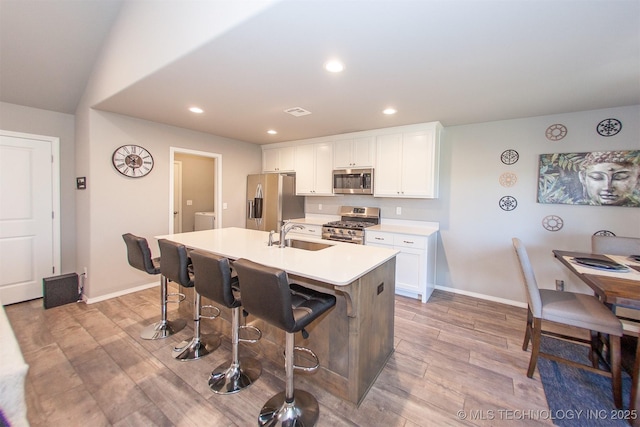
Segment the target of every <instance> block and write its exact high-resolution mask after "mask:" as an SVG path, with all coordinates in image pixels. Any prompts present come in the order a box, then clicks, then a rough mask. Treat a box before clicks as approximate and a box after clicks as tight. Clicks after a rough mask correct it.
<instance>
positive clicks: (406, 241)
mask: <svg viewBox="0 0 640 427" xmlns="http://www.w3.org/2000/svg"><path fill="white" fill-rule="evenodd" d="M403 242H404V243H410V244H412V245H413V242H412V241H410V240H403Z"/></svg>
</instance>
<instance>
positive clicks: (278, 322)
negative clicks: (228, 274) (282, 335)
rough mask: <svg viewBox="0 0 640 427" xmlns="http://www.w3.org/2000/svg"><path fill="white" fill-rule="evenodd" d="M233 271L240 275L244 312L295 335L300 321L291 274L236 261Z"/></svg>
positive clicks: (243, 260)
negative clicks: (292, 298)
mask: <svg viewBox="0 0 640 427" xmlns="http://www.w3.org/2000/svg"><path fill="white" fill-rule="evenodd" d="M233 267H234V268H235V270H236V271H237V272H238V280H239V283H240V293H241V295H242V306H243V307H244V309H245V310H246V311H247V312H249V313H250V314H252V315H253V316H256V317H258V318H260V319H262V320H264V321H266V322H268V323H271V324H272V325H274V326H276V327H278V328H280V329H283V330H285V331H287V332H293V331H294V328H295V326H296V321H295V319H294V317H293V308H292V303H291V290H290V289H289V279H288V277H287V273H286V272H285V271H284V270H279V269H277V268H272V267H267V266H265V265H262V264H258V263H255V262H253V261H249V260H247V259H239V260H237V261H235V262H234V263H233Z"/></svg>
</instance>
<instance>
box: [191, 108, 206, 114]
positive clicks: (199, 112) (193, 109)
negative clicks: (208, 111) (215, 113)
mask: <svg viewBox="0 0 640 427" xmlns="http://www.w3.org/2000/svg"><path fill="white" fill-rule="evenodd" d="M189 111H191V112H192V113H196V114H202V113H204V110H203V109H202V108H198V107H191V108H189Z"/></svg>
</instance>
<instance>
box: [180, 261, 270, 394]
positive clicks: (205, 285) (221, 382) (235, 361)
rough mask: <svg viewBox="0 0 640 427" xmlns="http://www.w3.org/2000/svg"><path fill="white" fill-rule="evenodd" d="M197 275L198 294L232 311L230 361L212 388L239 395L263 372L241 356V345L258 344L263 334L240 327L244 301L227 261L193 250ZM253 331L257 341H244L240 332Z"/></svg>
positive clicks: (215, 373)
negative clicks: (245, 343) (242, 343)
mask: <svg viewBox="0 0 640 427" xmlns="http://www.w3.org/2000/svg"><path fill="white" fill-rule="evenodd" d="M190 256H191V260H192V262H193V269H194V273H195V276H196V279H195V285H196V291H197V292H198V293H199V294H200V295H202V296H203V297H205V298H209V299H210V300H212V301H215V302H217V303H218V304H221V305H223V306H225V307H227V308H230V309H231V353H232V355H231V361H229V362H224V363H222V364H221V365H220V366H218V367H217V368H216V369H214V370H213V372H212V373H211V376H210V377H209V387H210V388H211V390H212V391H213V392H215V393H218V394H230V393H236V392H238V391H240V390H242V389H244V388H246V387H248V386H250V385H251V384H253V383H254V382H255V381H256V380H257V379H258V377H260V374H261V373H262V365H261V364H260V362H259V361H258V360H256V359H254V358H251V357H243V358H240V357H239V350H240V347H239V343H240V342H256V341H257V340H258V339H260V337H261V335H262V333H261V332H260V330H259V329H258V328H255V327H253V326H240V312H241V311H242V308H241V307H242V301H241V299H240V295H239V294H240V292H239V288H238V277H237V276H232V275H231V268H230V265H229V260H228V259H227V258H224V257H221V256H218V255H214V254H212V253H209V252H204V251H198V250H194V251H192V252H191V254H190ZM244 329H249V330H252V331H253V332H254V333H255V335H256V339H241V338H240V330H244Z"/></svg>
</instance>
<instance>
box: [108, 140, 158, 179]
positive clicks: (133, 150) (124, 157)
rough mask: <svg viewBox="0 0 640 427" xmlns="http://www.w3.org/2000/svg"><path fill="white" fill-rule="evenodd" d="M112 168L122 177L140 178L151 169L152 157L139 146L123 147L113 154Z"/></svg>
mask: <svg viewBox="0 0 640 427" xmlns="http://www.w3.org/2000/svg"><path fill="white" fill-rule="evenodd" d="M112 161H113V166H114V167H115V168H116V169H117V171H118V172H120V173H121V174H122V175H124V176H129V177H131V178H141V177H143V176H145V175H147V174H148V173H149V172H151V169H153V157H151V153H149V152H148V151H147V150H145V149H144V148H142V147H140V146H139V145H123V146H122V147H120V148H118V149H117V150H116V151H114V152H113V157H112Z"/></svg>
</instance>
